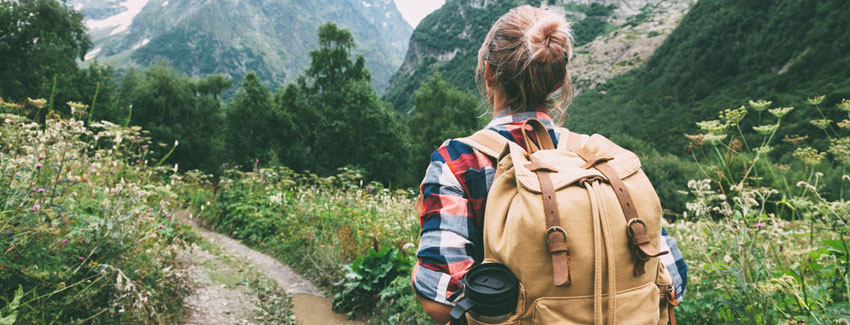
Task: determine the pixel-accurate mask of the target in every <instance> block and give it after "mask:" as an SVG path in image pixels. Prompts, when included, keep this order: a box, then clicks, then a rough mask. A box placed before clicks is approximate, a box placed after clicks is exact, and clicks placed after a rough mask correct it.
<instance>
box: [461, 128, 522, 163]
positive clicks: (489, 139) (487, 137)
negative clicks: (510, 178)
mask: <svg viewBox="0 0 850 325" xmlns="http://www.w3.org/2000/svg"><path fill="white" fill-rule="evenodd" d="M457 140H458V141H460V142H462V143H465V144H467V145H469V146H470V147H473V148H475V149H476V150H478V151H480V152H481V153H483V154H485V155H487V156H489V157H492V158H497V159H498V158H499V155H500V154H501V153H502V150H503V149H505V145H507V144H508V141H509V140H508V139H506V138H505V137H503V136H502V135H501V134H499V133H498V132H496V131H493V130H480V131H478V132H475V133H474V134H473V135H471V136H468V137H465V138H460V139H457Z"/></svg>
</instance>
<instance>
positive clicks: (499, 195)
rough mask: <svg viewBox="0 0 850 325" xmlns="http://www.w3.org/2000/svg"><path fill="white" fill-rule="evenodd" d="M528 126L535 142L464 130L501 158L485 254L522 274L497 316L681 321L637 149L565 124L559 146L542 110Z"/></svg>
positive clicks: (657, 211)
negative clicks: (510, 310) (512, 302)
mask: <svg viewBox="0 0 850 325" xmlns="http://www.w3.org/2000/svg"><path fill="white" fill-rule="evenodd" d="M527 129H528V130H527ZM522 132H523V137H524V139H525V142H526V143H525V144H526V148H528V151H526V150H524V149H523V148H522V147H521V146H519V145H518V144H516V143H514V142H511V141H508V140H507V139H506V138H505V137H503V136H501V135H499V134H498V133H496V132H495V131H491V130H482V131H479V132H477V133H475V134H474V135H472V136H470V137H467V138H463V139H459V140H460V141H461V142H463V143H466V144H468V145H470V146H472V147H473V148H475V149H477V150H478V151H480V152H481V153H483V154H485V155H488V156H490V157H493V158H496V160H497V163H498V165H497V166H496V173H495V177H494V179H493V183H492V185H491V188H490V191H489V193H488V195H487V203H486V208H485V216H484V260H483V262H482V263H501V264H504V265H505V266H507V267H508V269H510V270H511V271H512V272H513V273H514V275H516V277H517V278H518V279H519V282H520V294H519V297H518V301H517V307H516V310H515V311H514V314H513V316H511V317H510V318H509V319H508V320H507V321H504V322H501V323H499V324H591V323H593V324H602V323H607V324H667V322H668V321H670V322H671V323H672V324H675V316H674V315H673V309H672V308H673V306H675V304H676V299H675V293H674V292H672V289H671V288H672V281H671V277H670V275H669V274H668V273H667V270H666V268H665V267H664V266H663V265H662V264H661V263H660V261H659V259H658V258H656V257H658V256H659V255H662V254H666V253H667V252H666V251H665V252H659V251H658V250H657V249H656V247H658V245H659V240H661V204H660V202H659V200H658V196H657V195H656V193H655V190H654V188H653V187H652V184H650V182H649V179H648V178H647V177H646V175H645V174H644V173H643V171H642V170H641V168H640V167H641V165H640V161H639V159H638V157H637V156H636V155H635V154H634V153H632V152H630V151H628V150H625V149H623V148H621V147H619V146H617V145H616V144H614V143H613V142H611V141H610V140H608V139H607V138H605V137H603V136H601V135H593V136H586V135H580V134H576V133H572V132H569V131H568V130H566V129H564V128H559V129H557V132H558V134H559V141H558V147H557V148H556V147H555V146H554V145H553V141H552V139H551V138H550V136H549V133H548V132H547V131H546V129H545V128H544V126H543V125H542V124H541V123H540V122H539V121H538V120H535V119H530V120H528V121H526V122H525V124H524V125H523V128H522ZM529 132H533V134H534V135H535V138H536V139H537V143H534V141H532V140H531V138H530V137H529V134H528V133H529ZM611 292H615V293H616V294H613V295H612V294H610V293H611ZM467 321H468V322H469V323H470V324H490V323H485V322H481V321H479V320H476V319H475V318H474V317H472V316H470V315H467Z"/></svg>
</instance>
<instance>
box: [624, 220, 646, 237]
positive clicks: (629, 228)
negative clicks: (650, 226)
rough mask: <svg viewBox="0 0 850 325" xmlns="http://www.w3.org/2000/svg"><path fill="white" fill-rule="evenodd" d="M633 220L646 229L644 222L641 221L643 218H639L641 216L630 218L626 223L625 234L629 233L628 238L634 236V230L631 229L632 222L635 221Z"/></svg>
mask: <svg viewBox="0 0 850 325" xmlns="http://www.w3.org/2000/svg"><path fill="white" fill-rule="evenodd" d="M635 222H637V223H640V224H641V225H643V229H646V222H643V219H641V218H634V219H630V220H629V223H628V224H626V234H628V235H629V238H632V237H634V236H635V233H634V230H632V224H633V223H635Z"/></svg>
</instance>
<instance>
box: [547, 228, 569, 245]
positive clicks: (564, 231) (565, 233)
mask: <svg viewBox="0 0 850 325" xmlns="http://www.w3.org/2000/svg"><path fill="white" fill-rule="evenodd" d="M555 231H557V232H560V233H562V234H564V242H565V243H566V242H567V231H566V230H564V228H561V226H552V227H549V229H546V244H549V234H551V233H553V232H555Z"/></svg>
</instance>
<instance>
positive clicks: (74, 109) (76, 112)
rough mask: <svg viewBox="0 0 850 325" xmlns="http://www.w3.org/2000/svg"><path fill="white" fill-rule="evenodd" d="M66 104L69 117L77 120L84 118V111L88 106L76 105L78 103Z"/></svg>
mask: <svg viewBox="0 0 850 325" xmlns="http://www.w3.org/2000/svg"><path fill="white" fill-rule="evenodd" d="M67 104H68V106H70V107H71V115H72V116H74V117H76V118H78V119H82V118H83V117H85V116H86V113H87V112H86V110H88V108H89V105H86V104H83V103H78V102H68V103H67Z"/></svg>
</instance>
